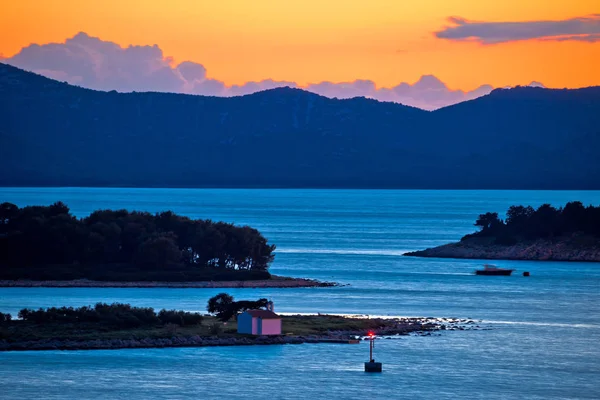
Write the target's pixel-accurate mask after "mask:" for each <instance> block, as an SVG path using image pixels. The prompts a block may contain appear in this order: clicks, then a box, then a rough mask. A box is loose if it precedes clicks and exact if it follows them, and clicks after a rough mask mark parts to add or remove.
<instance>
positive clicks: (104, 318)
mask: <svg viewBox="0 0 600 400" xmlns="http://www.w3.org/2000/svg"><path fill="white" fill-rule="evenodd" d="M19 318H20V319H21V320H23V321H27V322H33V323H35V324H62V323H81V324H98V325H102V326H104V327H112V328H138V327H141V326H155V325H165V324H176V325H180V326H185V325H198V324H200V323H201V322H202V315H200V314H198V313H190V312H184V311H176V310H161V311H160V312H159V313H158V314H157V313H155V312H154V309H153V308H149V307H132V306H130V305H129V304H120V303H113V304H110V305H109V304H105V303H97V304H96V305H95V306H94V307H79V308H73V307H60V308H56V307H51V308H46V309H43V308H40V309H39V310H30V309H28V308H24V309H22V310H21V311H19Z"/></svg>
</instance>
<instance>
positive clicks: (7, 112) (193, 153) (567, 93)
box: [0, 63, 600, 189]
mask: <svg viewBox="0 0 600 400" xmlns="http://www.w3.org/2000/svg"><path fill="white" fill-rule="evenodd" d="M0 121H3V123H2V124H1V125H0V186H53V187H64V186H86V187H154V188H157V187H162V188H176V187H181V188H203V187H204V188H206V187H208V188H215V187H218V188H240V187H243V188H383V189H388V188H394V189H600V179H599V177H600V157H598V156H597V151H596V150H595V149H598V148H600V135H598V127H599V126H600V87H590V88H583V89H564V90H562V89H561V90H558V89H543V88H537V87H516V88H513V89H496V90H494V91H493V92H491V93H490V94H489V95H486V96H483V97H480V98H478V99H475V100H472V101H467V102H464V103H460V104H456V105H453V106H450V107H445V108H442V109H439V110H436V111H432V112H428V111H424V110H420V109H418V108H414V107H408V106H405V105H402V104H398V103H391V102H380V101H376V100H373V99H368V98H364V97H356V98H352V99H331V98H327V97H323V96H319V95H316V94H314V93H310V92H307V91H304V90H300V89H291V88H277V89H272V90H266V91H263V92H257V93H253V94H251V95H247V96H239V97H231V98H219V97H210V96H195V95H186V94H174V93H152V92H148V93H139V92H138V93H136V92H133V93H118V92H116V91H111V92H102V91H96V90H90V89H84V88H81V87H77V86H73V85H69V84H66V83H63V82H58V81H56V80H52V79H48V78H45V77H43V76H40V75H37V74H35V73H31V72H27V71H24V70H21V69H18V68H15V67H13V66H10V65H6V64H2V63H0Z"/></svg>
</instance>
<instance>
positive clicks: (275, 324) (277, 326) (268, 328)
mask: <svg viewBox="0 0 600 400" xmlns="http://www.w3.org/2000/svg"><path fill="white" fill-rule="evenodd" d="M261 334H262V335H281V319H263V320H262V330H261Z"/></svg>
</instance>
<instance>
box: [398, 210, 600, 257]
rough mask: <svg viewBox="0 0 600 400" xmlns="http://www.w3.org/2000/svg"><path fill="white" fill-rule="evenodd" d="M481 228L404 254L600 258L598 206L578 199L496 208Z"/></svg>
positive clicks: (484, 216)
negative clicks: (503, 210) (501, 211)
mask: <svg viewBox="0 0 600 400" xmlns="http://www.w3.org/2000/svg"><path fill="white" fill-rule="evenodd" d="M475 226H477V227H479V228H480V230H479V231H478V232H475V233H472V234H469V235H466V236H464V237H463V238H462V239H461V240H460V242H458V243H450V244H446V245H443V246H438V247H434V248H430V249H426V250H420V251H414V252H410V253H406V254H404V255H406V256H417V257H434V258H468V259H505V260H540V261H541V260H549V261H550V260H553V261H593V262H600V206H599V207H594V206H591V205H590V206H587V207H586V206H584V205H583V204H582V203H581V202H579V201H574V202H570V203H567V204H566V205H565V206H564V207H560V208H558V209H557V208H555V207H553V206H551V205H550V204H543V205H541V206H540V207H538V208H537V209H534V208H533V207H531V206H527V207H525V206H522V205H519V206H511V207H510V208H509V209H508V212H507V213H506V220H502V219H501V218H500V217H499V216H498V213H493V212H488V213H485V214H481V215H480V216H479V218H478V219H477V221H476V222H475Z"/></svg>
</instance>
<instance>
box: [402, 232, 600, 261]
mask: <svg viewBox="0 0 600 400" xmlns="http://www.w3.org/2000/svg"><path fill="white" fill-rule="evenodd" d="M493 240H494V239H493V238H486V239H483V240H482V239H480V238H470V239H465V240H462V241H460V242H457V243H450V244H445V245H442V246H438V247H433V248H429V249H425V250H419V251H413V252H409V253H405V254H404V255H405V256H413V257H431V258H463V259H484V260H533V261H584V262H600V243H598V242H596V243H590V244H589V245H587V246H582V245H581V244H580V243H574V242H573V241H572V240H542V239H539V240H535V241H529V242H523V243H517V244H514V245H510V246H503V245H498V244H494V241H493Z"/></svg>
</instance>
